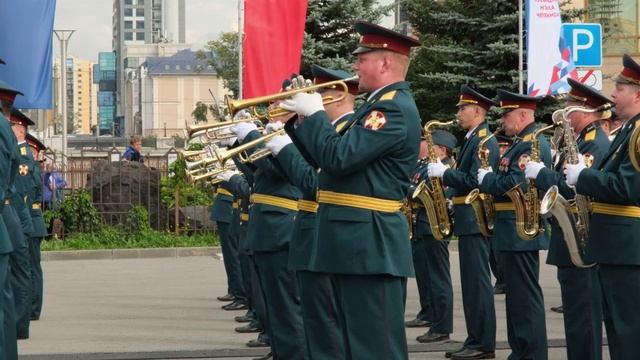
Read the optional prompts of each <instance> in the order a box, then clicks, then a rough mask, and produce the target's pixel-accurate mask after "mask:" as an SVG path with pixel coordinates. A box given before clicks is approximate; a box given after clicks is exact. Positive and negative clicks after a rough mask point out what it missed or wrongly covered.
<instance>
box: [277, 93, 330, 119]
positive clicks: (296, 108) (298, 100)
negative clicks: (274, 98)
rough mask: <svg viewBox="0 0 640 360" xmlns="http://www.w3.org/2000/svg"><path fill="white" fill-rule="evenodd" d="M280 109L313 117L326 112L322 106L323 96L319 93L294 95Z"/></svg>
mask: <svg viewBox="0 0 640 360" xmlns="http://www.w3.org/2000/svg"><path fill="white" fill-rule="evenodd" d="M280 107H281V108H283V109H285V110H289V111H293V112H296V113H298V115H302V116H305V117H307V116H311V115H313V114H315V113H317V112H318V111H322V110H324V105H322V95H320V94H319V93H317V92H314V93H311V94H308V93H298V94H295V95H293V97H292V98H291V99H286V100H284V101H282V102H281V103H280Z"/></svg>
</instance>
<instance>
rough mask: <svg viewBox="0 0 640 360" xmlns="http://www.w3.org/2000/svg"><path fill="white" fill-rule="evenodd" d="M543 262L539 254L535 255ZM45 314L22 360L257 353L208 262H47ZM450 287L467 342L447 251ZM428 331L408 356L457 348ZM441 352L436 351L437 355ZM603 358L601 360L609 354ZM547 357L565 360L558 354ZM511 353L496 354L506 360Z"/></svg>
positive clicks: (454, 261) (500, 302)
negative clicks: (430, 340)
mask: <svg viewBox="0 0 640 360" xmlns="http://www.w3.org/2000/svg"><path fill="white" fill-rule="evenodd" d="M541 256H542V258H541V263H544V257H545V256H546V254H544V253H542V255H541ZM43 269H44V274H45V295H44V306H43V313H42V317H41V318H40V320H39V321H36V322H32V323H31V338H30V339H29V340H23V341H20V342H19V351H20V354H21V359H26V360H36V359H37V360H54V359H83V360H98V359H100V360H104V359H193V358H198V359H213V358H215V359H218V360H220V359H225V358H227V359H231V358H233V359H247V358H250V357H251V356H256V355H259V354H262V353H263V351H264V350H263V349H257V350H256V349H248V348H246V347H245V346H244V343H245V342H246V341H248V340H250V339H253V338H255V334H245V335H243V334H238V333H235V332H234V331H233V328H234V327H236V326H238V325H239V324H237V323H235V322H234V321H233V317H234V316H236V315H239V314H242V313H243V312H228V311H224V310H222V309H221V308H220V306H221V305H223V304H224V303H221V302H219V301H217V300H215V297H216V296H218V295H222V294H225V293H226V278H225V275H224V266H223V263H222V261H220V259H219V258H217V257H215V256H190V257H164V258H136V259H123V258H119V257H112V258H111V259H108V260H60V261H44V262H43ZM451 273H452V279H453V282H454V307H455V309H454V334H453V335H452V340H453V341H463V340H464V338H465V326H464V316H463V311H462V300H461V294H460V276H459V263H458V253H457V252H451ZM541 285H542V288H543V290H544V294H545V307H546V308H547V309H548V308H549V307H550V306H555V305H558V304H560V290H559V285H558V283H557V280H556V276H555V268H554V267H551V266H547V265H542V267H541ZM417 311H418V294H417V290H416V286H415V281H414V280H413V279H410V280H409V289H408V298H407V316H406V317H407V319H410V318H412V317H413V315H414V314H415V312H417ZM496 312H497V317H498V319H497V325H498V326H497V328H498V333H497V339H498V341H499V342H500V343H499V348H503V349H506V348H507V345H506V319H505V311H504V296H497V297H496ZM425 330H426V329H424V328H423V329H407V339H408V342H409V347H410V351H411V354H410V358H411V359H444V357H443V354H442V351H443V349H448V348H457V347H458V344H456V343H454V342H453V341H452V342H451V343H446V344H440V345H437V346H435V347H434V346H433V345H432V346H426V345H425V344H419V343H417V341H416V340H415V338H416V336H418V335H420V334H422V333H424V331H425ZM563 331H564V330H563V323H562V315H561V314H556V313H553V312H551V311H547V334H548V337H549V339H551V340H550V346H562V345H563V340H562V339H563V338H564V332H563ZM435 350H440V351H435ZM604 352H605V354H604V355H605V359H608V354H607V353H606V352H607V351H606V349H605V350H604ZM549 353H550V359H564V358H565V357H566V356H565V353H564V348H562V347H552V348H550V352H549ZM508 354H509V351H508V350H501V351H498V352H497V358H502V359H504V358H506V357H507V356H508Z"/></svg>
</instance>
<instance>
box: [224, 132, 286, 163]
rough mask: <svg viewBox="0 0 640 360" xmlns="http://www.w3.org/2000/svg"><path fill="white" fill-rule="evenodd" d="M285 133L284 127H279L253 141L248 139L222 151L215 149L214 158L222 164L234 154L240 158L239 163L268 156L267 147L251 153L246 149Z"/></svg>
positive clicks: (269, 152)
mask: <svg viewBox="0 0 640 360" xmlns="http://www.w3.org/2000/svg"><path fill="white" fill-rule="evenodd" d="M284 134H285V130H284V129H280V130H278V131H275V132H272V133H271V134H267V135H264V136H262V137H260V138H257V139H255V140H253V141H249V142H247V143H244V144H242V145H239V146H236V147H235V148H233V149H229V150H226V151H223V152H217V151H216V160H217V161H218V162H219V163H220V164H222V165H224V164H225V163H226V162H227V161H228V160H229V159H231V158H232V157H234V156H236V155H237V156H238V159H239V160H240V162H241V163H250V162H254V161H256V160H258V159H261V158H263V157H266V156H269V155H271V151H269V150H268V149H264V148H262V149H258V150H256V151H255V152H253V153H252V154H249V153H248V152H247V150H249V149H251V148H254V147H256V146H258V145H260V144H263V143H265V142H267V141H269V140H271V139H272V138H274V137H275V136H278V135H284Z"/></svg>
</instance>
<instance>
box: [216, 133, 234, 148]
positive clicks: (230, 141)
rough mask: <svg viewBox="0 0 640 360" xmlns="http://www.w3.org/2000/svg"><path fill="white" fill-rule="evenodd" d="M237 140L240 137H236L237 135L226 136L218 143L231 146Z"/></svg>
mask: <svg viewBox="0 0 640 360" xmlns="http://www.w3.org/2000/svg"><path fill="white" fill-rule="evenodd" d="M236 140H238V138H237V137H235V136H233V137H228V138H224V139H222V140H220V141H219V142H218V144H220V146H222V147H225V146H231V145H233V144H235V143H236Z"/></svg>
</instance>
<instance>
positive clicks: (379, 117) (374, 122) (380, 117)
mask: <svg viewBox="0 0 640 360" xmlns="http://www.w3.org/2000/svg"><path fill="white" fill-rule="evenodd" d="M386 123H387V118H385V117H384V114H383V113H382V112H380V111H376V110H374V111H372V112H371V113H369V116H367V119H366V120H365V121H364V128H365V129H369V130H373V131H376V130H379V129H382V128H383V127H384V125H385V124H386Z"/></svg>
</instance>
